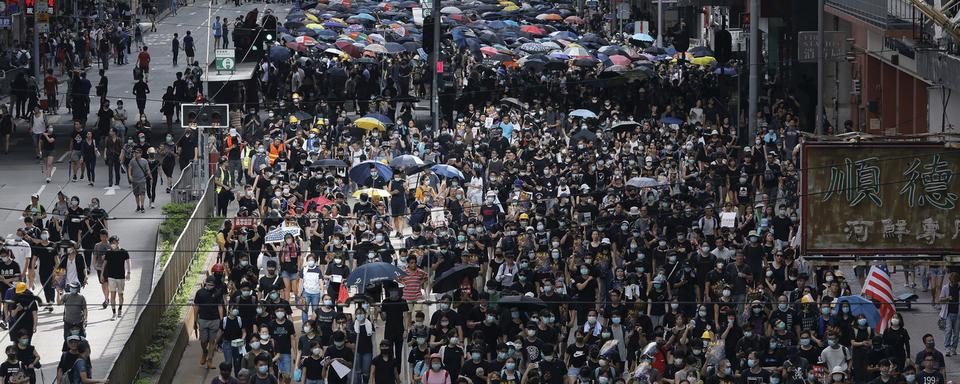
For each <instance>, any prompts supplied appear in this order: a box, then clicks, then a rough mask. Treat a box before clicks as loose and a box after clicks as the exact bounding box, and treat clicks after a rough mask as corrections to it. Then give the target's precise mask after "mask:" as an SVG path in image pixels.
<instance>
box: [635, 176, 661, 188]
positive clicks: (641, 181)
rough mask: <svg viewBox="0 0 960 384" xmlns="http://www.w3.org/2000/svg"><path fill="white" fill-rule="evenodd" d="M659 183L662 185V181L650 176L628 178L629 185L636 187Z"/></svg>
mask: <svg viewBox="0 0 960 384" xmlns="http://www.w3.org/2000/svg"><path fill="white" fill-rule="evenodd" d="M657 185H660V183H658V182H657V181H656V180H654V179H651V178H649V177H634V178H632V179H630V180H627V186H629V187H634V188H649V187H656V186H657Z"/></svg>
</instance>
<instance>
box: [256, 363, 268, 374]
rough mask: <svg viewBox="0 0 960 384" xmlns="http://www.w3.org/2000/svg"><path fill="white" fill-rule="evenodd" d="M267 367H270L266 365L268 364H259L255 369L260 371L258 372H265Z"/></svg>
mask: <svg viewBox="0 0 960 384" xmlns="http://www.w3.org/2000/svg"><path fill="white" fill-rule="evenodd" d="M269 369H270V367H268V366H266V365H261V366H259V367H257V370H258V371H260V373H267V370H269Z"/></svg>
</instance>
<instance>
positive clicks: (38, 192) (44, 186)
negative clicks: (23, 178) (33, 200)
mask: <svg viewBox="0 0 960 384" xmlns="http://www.w3.org/2000/svg"><path fill="white" fill-rule="evenodd" d="M44 189H47V185H46V184H43V185H41V186H40V189H38V190H37V193H35V195H37V196H40V194H41V193H43V190H44Z"/></svg>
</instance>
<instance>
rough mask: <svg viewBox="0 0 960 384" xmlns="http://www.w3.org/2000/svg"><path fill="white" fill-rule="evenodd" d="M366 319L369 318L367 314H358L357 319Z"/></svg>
mask: <svg viewBox="0 0 960 384" xmlns="http://www.w3.org/2000/svg"><path fill="white" fill-rule="evenodd" d="M366 319H367V315H364V314H362V313H361V314H359V315H357V321H364V320H366Z"/></svg>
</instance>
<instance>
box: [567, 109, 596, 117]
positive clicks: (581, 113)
mask: <svg viewBox="0 0 960 384" xmlns="http://www.w3.org/2000/svg"><path fill="white" fill-rule="evenodd" d="M570 116H573V117H581V118H584V119H596V118H597V114H596V113H593V112H592V111H589V110H586V109H576V110H574V111H572V112H570Z"/></svg>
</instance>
